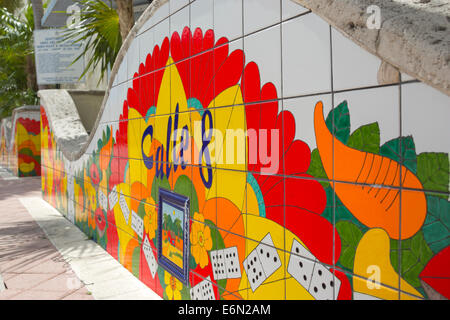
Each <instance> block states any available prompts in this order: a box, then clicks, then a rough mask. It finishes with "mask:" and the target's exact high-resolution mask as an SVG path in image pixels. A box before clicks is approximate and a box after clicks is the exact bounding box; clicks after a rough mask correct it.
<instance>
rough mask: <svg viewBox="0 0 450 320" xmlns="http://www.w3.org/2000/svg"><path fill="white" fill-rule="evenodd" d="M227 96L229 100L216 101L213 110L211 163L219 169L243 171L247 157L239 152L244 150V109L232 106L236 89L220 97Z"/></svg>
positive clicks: (236, 93)
mask: <svg viewBox="0 0 450 320" xmlns="http://www.w3.org/2000/svg"><path fill="white" fill-rule="evenodd" d="M225 95H228V97H229V100H228V101H226V100H227V99H221V98H220V95H219V97H218V98H217V99H216V101H215V102H216V103H215V107H216V109H215V110H214V120H215V121H214V125H213V126H214V129H215V131H214V142H213V143H214V155H213V158H212V162H213V163H214V164H215V166H216V167H217V168H219V169H227V170H238V171H241V172H242V171H245V170H246V169H247V167H246V163H247V156H246V153H245V152H242V151H241V150H245V149H246V143H247V136H246V132H245V131H244V130H243V128H245V107H244V106H243V105H236V106H230V107H228V106H226V107H225V106H222V104H225V105H228V104H231V105H233V104H234V103H235V102H236V96H239V90H238V87H234V88H231V89H229V90H228V91H227V92H224V93H223V94H222V96H225Z"/></svg>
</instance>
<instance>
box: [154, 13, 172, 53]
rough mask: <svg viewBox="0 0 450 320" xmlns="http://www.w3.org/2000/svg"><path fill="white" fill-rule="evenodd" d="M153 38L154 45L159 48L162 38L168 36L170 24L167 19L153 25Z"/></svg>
mask: <svg viewBox="0 0 450 320" xmlns="http://www.w3.org/2000/svg"><path fill="white" fill-rule="evenodd" d="M152 30H153V40H154V43H155V45H158V46H159V47H160V48H161V45H162V43H163V41H164V38H166V37H169V32H170V24H169V19H165V20H163V21H161V22H160V23H158V24H157V25H155V26H154V27H153V29H152Z"/></svg>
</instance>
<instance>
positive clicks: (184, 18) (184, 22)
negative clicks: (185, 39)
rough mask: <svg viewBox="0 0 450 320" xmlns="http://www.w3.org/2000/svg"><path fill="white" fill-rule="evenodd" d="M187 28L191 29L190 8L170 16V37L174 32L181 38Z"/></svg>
mask: <svg viewBox="0 0 450 320" xmlns="http://www.w3.org/2000/svg"><path fill="white" fill-rule="evenodd" d="M185 27H189V6H187V7H184V8H183V9H181V10H180V11H177V12H176V13H174V14H173V15H171V16H170V36H172V34H173V33H174V32H178V34H179V35H180V36H181V34H182V33H183V29H184V28H185ZM169 39H170V38H169Z"/></svg>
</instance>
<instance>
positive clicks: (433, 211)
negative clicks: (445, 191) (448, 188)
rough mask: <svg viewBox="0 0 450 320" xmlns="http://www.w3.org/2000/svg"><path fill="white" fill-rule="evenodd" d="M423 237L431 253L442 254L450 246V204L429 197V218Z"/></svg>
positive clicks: (423, 230)
mask: <svg viewBox="0 0 450 320" xmlns="http://www.w3.org/2000/svg"><path fill="white" fill-rule="evenodd" d="M422 232H423V236H424V238H425V241H426V242H427V244H428V246H429V247H430V249H431V251H433V252H434V253H438V252H440V251H441V250H442V249H444V248H446V247H448V246H449V245H450V202H449V201H447V200H446V199H441V198H439V197H436V196H427V217H426V219H425V223H424V224H423V226H422Z"/></svg>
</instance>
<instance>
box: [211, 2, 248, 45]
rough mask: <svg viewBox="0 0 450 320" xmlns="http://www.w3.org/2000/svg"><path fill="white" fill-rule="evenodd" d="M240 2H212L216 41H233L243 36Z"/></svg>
mask: <svg viewBox="0 0 450 320" xmlns="http://www.w3.org/2000/svg"><path fill="white" fill-rule="evenodd" d="M242 29H243V27H242V0H226V1H224V0H214V33H215V35H216V39H220V38H221V37H226V38H227V39H228V40H230V41H231V40H234V39H236V38H239V37H242V36H243V30H242Z"/></svg>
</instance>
